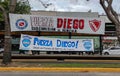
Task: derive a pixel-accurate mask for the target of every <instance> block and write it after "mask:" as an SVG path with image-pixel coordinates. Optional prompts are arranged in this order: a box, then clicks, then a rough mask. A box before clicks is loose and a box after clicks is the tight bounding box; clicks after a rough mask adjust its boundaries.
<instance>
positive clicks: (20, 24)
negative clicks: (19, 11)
mask: <svg viewBox="0 0 120 76" xmlns="http://www.w3.org/2000/svg"><path fill="white" fill-rule="evenodd" d="M27 26H28V23H27V21H26V20H25V19H18V20H17V21H16V27H17V28H18V29H20V30H23V29H25V28H26V27H27Z"/></svg>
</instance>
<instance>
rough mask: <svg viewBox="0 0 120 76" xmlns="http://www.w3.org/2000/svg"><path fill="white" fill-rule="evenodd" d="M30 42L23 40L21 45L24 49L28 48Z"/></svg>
mask: <svg viewBox="0 0 120 76" xmlns="http://www.w3.org/2000/svg"><path fill="white" fill-rule="evenodd" d="M30 43H31V41H30V39H23V40H22V44H23V46H24V47H28V46H29V45H30Z"/></svg>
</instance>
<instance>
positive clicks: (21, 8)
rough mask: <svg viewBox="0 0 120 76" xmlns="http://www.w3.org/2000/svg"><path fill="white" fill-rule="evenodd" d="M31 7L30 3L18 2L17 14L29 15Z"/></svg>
mask: <svg viewBox="0 0 120 76" xmlns="http://www.w3.org/2000/svg"><path fill="white" fill-rule="evenodd" d="M30 10H31V7H30V5H29V3H28V1H25V2H18V3H17V5H16V8H15V12H14V13H17V14H28V13H30Z"/></svg>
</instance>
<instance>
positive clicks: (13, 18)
mask: <svg viewBox="0 0 120 76" xmlns="http://www.w3.org/2000/svg"><path fill="white" fill-rule="evenodd" d="M9 18H10V25H11V31H56V32H57V31H58V32H75V33H87V34H104V31H105V22H104V20H103V19H100V18H79V17H78V18H77V17H59V16H54V17H53V16H40V15H21V14H9Z"/></svg>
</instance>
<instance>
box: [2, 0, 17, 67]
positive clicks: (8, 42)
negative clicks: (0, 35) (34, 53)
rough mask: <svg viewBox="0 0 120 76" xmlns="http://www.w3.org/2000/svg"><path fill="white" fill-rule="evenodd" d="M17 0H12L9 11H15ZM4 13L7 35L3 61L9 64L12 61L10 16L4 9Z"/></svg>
mask: <svg viewBox="0 0 120 76" xmlns="http://www.w3.org/2000/svg"><path fill="white" fill-rule="evenodd" d="M16 3H17V0H10V8H9V12H10V13H13V12H14V10H15V6H16ZM3 15H4V20H5V36H4V39H5V40H4V53H3V61H2V63H3V64H5V65H7V64H10V63H11V61H12V58H11V31H10V24H9V18H8V17H9V16H8V13H7V12H6V11H5V9H3Z"/></svg>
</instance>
